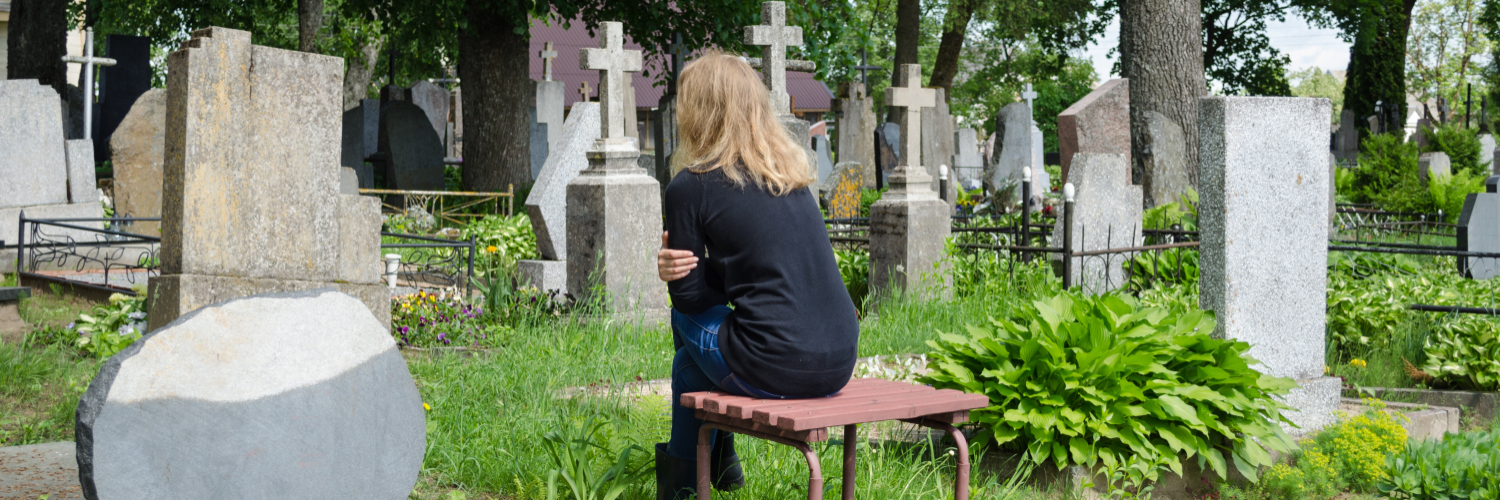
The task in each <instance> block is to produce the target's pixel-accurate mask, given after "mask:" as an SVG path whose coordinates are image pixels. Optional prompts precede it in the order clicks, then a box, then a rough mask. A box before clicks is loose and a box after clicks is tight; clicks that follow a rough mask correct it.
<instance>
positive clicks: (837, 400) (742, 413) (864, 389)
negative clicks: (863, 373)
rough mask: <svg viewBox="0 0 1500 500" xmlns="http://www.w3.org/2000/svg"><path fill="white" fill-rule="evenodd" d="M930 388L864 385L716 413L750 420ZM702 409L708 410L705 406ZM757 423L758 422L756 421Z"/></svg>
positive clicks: (756, 402)
mask: <svg viewBox="0 0 1500 500" xmlns="http://www.w3.org/2000/svg"><path fill="white" fill-rule="evenodd" d="M935 390H936V389H933V388H931V387H927V386H923V385H912V384H865V385H863V386H861V387H856V388H853V389H847V390H844V391H841V392H839V393H838V394H835V395H833V396H829V397H826V398H811V399H757V400H753V401H733V402H728V403H727V404H721V405H720V407H719V409H718V410H717V411H716V413H722V414H725V415H729V416H731V417H735V418H751V415H752V414H753V413H756V412H758V411H759V410H761V409H763V408H781V407H788V406H798V405H802V406H808V405H830V404H849V402H851V401H865V400H869V399H870V398H875V397H889V396H892V395H896V394H906V393H918V392H926V393H931V392H933V391H935ZM704 409H708V408H707V407H706V406H705V408H704ZM757 422H758V420H757Z"/></svg>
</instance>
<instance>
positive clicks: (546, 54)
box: [542, 42, 557, 82]
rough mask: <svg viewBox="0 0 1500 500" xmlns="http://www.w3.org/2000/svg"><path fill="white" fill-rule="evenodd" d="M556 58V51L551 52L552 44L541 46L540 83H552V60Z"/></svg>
mask: <svg viewBox="0 0 1500 500" xmlns="http://www.w3.org/2000/svg"><path fill="white" fill-rule="evenodd" d="M554 57H557V51H555V50H552V42H547V43H546V45H543V46H542V81H544V82H550V81H552V58H554Z"/></svg>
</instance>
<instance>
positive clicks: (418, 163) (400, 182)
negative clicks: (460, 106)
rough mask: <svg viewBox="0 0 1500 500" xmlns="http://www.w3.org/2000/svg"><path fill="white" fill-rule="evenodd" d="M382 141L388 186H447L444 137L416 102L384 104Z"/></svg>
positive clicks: (435, 188)
mask: <svg viewBox="0 0 1500 500" xmlns="http://www.w3.org/2000/svg"><path fill="white" fill-rule="evenodd" d="M380 144H381V146H382V149H384V153H385V158H386V161H385V184H386V188H387V189H401V190H408V191H440V190H442V189H443V188H444V187H445V183H444V181H443V140H442V139H441V138H440V136H438V134H437V133H436V132H434V131H433V129H432V122H431V121H430V120H428V119H427V113H426V112H423V111H422V108H419V107H417V105H416V104H412V103H410V102H407V101H391V102H388V103H386V104H385V106H384V109H382V110H381V113H380Z"/></svg>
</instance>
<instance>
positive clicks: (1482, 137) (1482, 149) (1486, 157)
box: [1479, 134, 1495, 172]
mask: <svg viewBox="0 0 1500 500" xmlns="http://www.w3.org/2000/svg"><path fill="white" fill-rule="evenodd" d="M1494 159H1495V136H1494V135H1491V134H1479V171H1480V172H1484V171H1487V170H1490V168H1486V165H1485V163H1484V162H1493V161H1494Z"/></svg>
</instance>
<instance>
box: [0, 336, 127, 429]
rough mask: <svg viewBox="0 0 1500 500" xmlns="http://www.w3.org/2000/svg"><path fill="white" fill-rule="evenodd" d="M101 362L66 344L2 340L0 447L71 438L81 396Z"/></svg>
mask: <svg viewBox="0 0 1500 500" xmlns="http://www.w3.org/2000/svg"><path fill="white" fill-rule="evenodd" d="M102 364H103V360H99V359H95V358H93V357H89V356H84V355H80V354H78V353H77V352H76V351H74V350H72V349H67V348H64V347H58V346H22V345H18V344H5V343H0V407H3V408H5V410H4V411H3V412H0V446H20V445H28V444H40V443H49V442H53V441H71V440H72V439H73V413H74V411H75V410H77V408H78V398H79V397H80V396H82V395H83V391H84V390H85V389H87V388H88V383H89V381H90V380H92V379H93V377H94V374H96V373H98V371H99V367H100V365H102Z"/></svg>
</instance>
